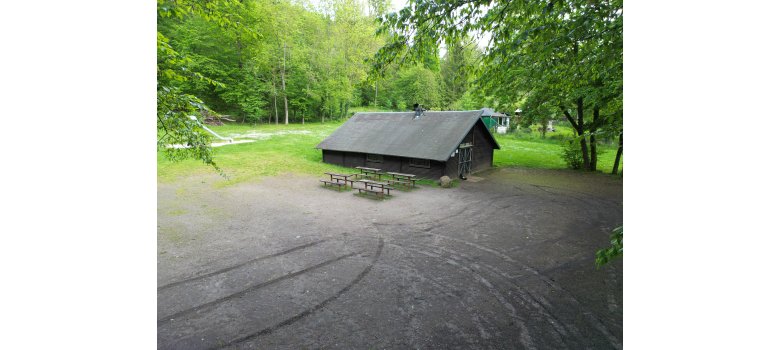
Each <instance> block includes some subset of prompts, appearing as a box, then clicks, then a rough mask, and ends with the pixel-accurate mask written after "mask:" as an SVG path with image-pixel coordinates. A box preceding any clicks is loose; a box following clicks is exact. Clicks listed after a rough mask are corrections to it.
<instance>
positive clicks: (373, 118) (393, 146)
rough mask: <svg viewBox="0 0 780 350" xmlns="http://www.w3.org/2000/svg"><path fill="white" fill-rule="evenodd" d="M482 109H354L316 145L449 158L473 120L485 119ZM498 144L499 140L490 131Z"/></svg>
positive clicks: (329, 147)
mask: <svg viewBox="0 0 780 350" xmlns="http://www.w3.org/2000/svg"><path fill="white" fill-rule="evenodd" d="M481 114H482V112H481V111H455V112H453V111H446V112H434V111H426V112H425V114H424V115H423V116H421V117H419V118H417V119H414V112H361V113H355V115H353V116H352V118H349V120H347V121H346V122H345V123H344V125H342V126H341V127H339V128H338V129H336V131H334V132H333V134H331V135H330V136H328V137H327V138H326V139H325V140H323V141H322V142H320V144H319V145H317V147H316V148H318V149H324V150H332V151H344V152H359V153H373V154H382V155H392V156H400V157H408V158H421V159H431V160H438V161H442V162H443V161H446V160H447V159H448V158H449V157H450V154H452V152H454V151H455V149H456V148H457V147H458V145H459V144H460V142H461V141H462V140H463V138H464V137H465V136H466V134H467V133H468V132H469V130H471V128H472V127H473V126H474V124H477V123H478V127H482V128H485V132H487V133H488V135H490V132H488V131H487V127H485V124H484V123H483V122H482V119H481V118H480V115H481ZM490 139H491V140H492V141H493V142H494V143H495V146H494V148H499V146H498V142H496V140H495V139H493V136H492V135H490Z"/></svg>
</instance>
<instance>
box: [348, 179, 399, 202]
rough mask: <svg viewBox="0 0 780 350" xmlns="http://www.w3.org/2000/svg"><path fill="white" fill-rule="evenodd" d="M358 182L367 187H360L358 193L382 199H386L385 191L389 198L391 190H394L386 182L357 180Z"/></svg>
mask: <svg viewBox="0 0 780 350" xmlns="http://www.w3.org/2000/svg"><path fill="white" fill-rule="evenodd" d="M357 182H362V183H363V184H364V186H365V188H360V187H358V193H363V192H365V193H371V194H373V195H375V196H377V197H380V198H384V197H385V191H387V195H388V196H389V195H390V190H393V189H394V188H392V187H391V186H390V184H388V183H386V182H377V181H372V180H357Z"/></svg>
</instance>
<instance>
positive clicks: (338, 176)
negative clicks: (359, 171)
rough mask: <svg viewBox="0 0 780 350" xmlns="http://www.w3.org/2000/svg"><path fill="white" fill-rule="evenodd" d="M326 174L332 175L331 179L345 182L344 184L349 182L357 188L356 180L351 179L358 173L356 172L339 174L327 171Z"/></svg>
mask: <svg viewBox="0 0 780 350" xmlns="http://www.w3.org/2000/svg"><path fill="white" fill-rule="evenodd" d="M325 175H330V181H331V182H333V181H336V182H344V184H349V187H350V188H355V186H354V180H350V179H349V178H350V177H352V176H354V175H356V174H337V173H325Z"/></svg>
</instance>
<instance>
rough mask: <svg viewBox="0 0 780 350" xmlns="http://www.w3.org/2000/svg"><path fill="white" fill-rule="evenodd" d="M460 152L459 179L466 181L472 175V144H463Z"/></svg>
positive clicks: (459, 148)
mask: <svg viewBox="0 0 780 350" xmlns="http://www.w3.org/2000/svg"><path fill="white" fill-rule="evenodd" d="M458 150H459V152H458V177H460V178H461V179H463V180H465V179H466V178H467V177H468V176H469V174H471V143H462V144H461V145H460V147H458Z"/></svg>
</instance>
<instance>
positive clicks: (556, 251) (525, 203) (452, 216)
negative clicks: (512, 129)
mask: <svg viewBox="0 0 780 350" xmlns="http://www.w3.org/2000/svg"><path fill="white" fill-rule="evenodd" d="M478 176H479V177H480V178H482V180H480V181H478V182H469V181H464V182H461V184H460V185H459V186H458V187H456V188H451V189H441V188H433V187H424V188H420V189H416V190H413V191H411V192H397V193H394V196H393V198H391V199H388V200H384V201H376V200H369V199H366V198H361V197H358V196H356V195H354V194H353V193H356V191H354V192H349V191H344V192H341V193H339V192H336V191H332V190H328V189H324V188H322V187H321V186H320V185H319V182H318V181H317V178H314V177H303V176H291V175H287V176H278V177H272V178H266V179H264V180H262V181H260V182H256V183H247V184H242V185H237V186H231V187H227V188H220V189H215V188H214V186H213V182H214V181H221V180H220V179H219V177H217V176H213V177H212V176H209V177H203V178H200V177H199V178H190V179H186V180H183V181H181V182H180V183H175V184H160V185H159V187H158V347H159V348H166V349H168V348H182V349H184V348H186V349H210V348H286V349H299V348H441V349H449V348H474V349H477V348H479V349H482V348H536V349H546V348H621V347H622V261H617V262H616V263H614V264H612V265H609V266H607V267H606V268H602V269H599V270H596V269H595V267H594V264H593V260H594V252H595V251H596V250H597V249H599V248H601V247H604V246H606V244H607V242H608V236H609V232H610V230H611V229H612V228H613V227H615V226H617V225H619V224H621V222H622V182H621V181H620V179H618V178H614V177H611V176H606V175H598V174H581V173H573V172H566V171H549V170H528V169H500V170H492V171H488V172H483V173H480V174H478Z"/></svg>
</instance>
